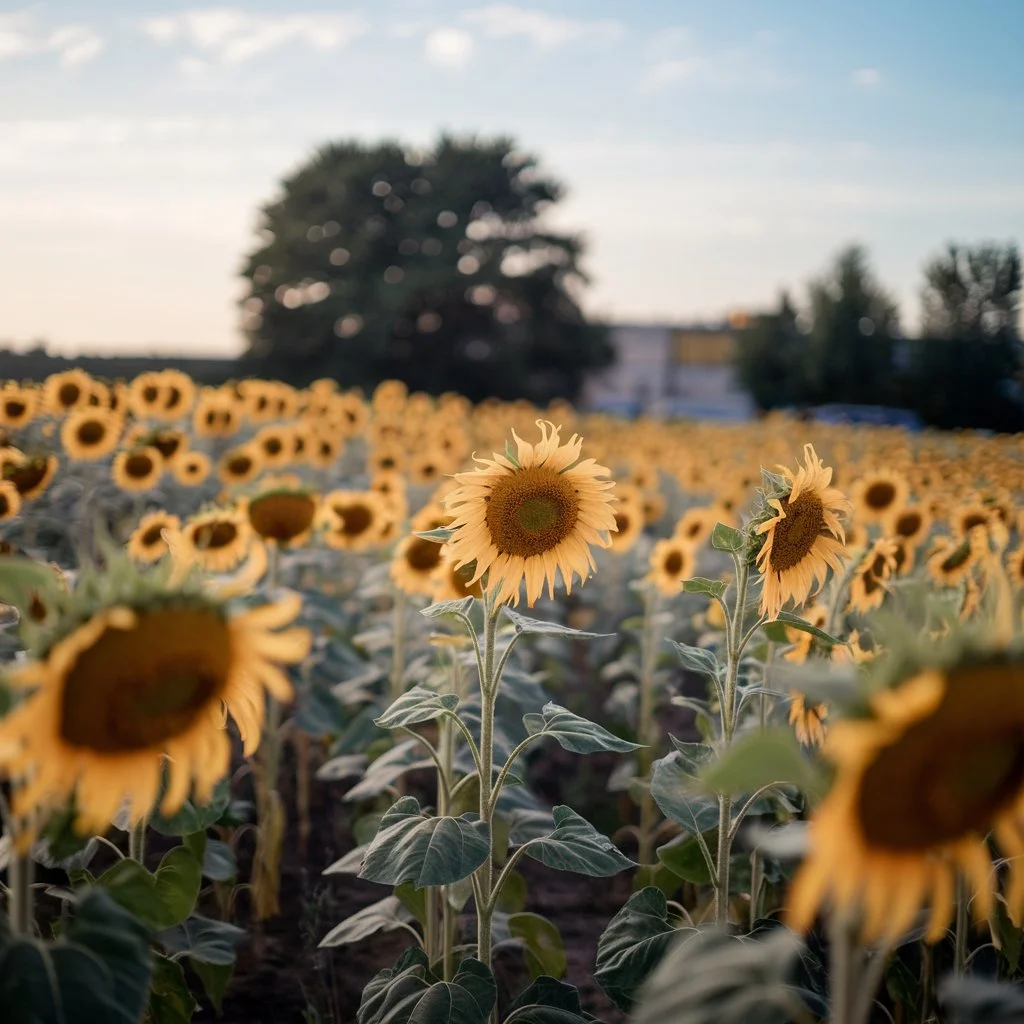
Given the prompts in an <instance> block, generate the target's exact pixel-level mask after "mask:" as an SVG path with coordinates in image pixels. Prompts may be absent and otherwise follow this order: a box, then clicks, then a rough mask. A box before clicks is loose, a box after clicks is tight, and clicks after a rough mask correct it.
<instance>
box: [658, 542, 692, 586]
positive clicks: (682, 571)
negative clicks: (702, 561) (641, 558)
mask: <svg viewBox="0 0 1024 1024" xmlns="http://www.w3.org/2000/svg"><path fill="white" fill-rule="evenodd" d="M694 565H695V559H694V554H693V548H692V547H691V546H690V545H689V544H688V543H686V541H683V540H680V539H679V538H678V537H668V538H667V539H665V540H659V541H658V542H657V544H655V545H654V547H653V548H652V550H651V558H650V568H649V570H648V573H647V580H648V582H650V583H653V584H654V586H655V587H656V588H657V589H658V593H659V594H662V595H663V596H665V597H675V595H676V594H678V593H680V592H681V590H682V583H683V580H687V579H689V578H690V577H691V576H692V575H693V570H694Z"/></svg>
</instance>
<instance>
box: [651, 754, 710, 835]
mask: <svg viewBox="0 0 1024 1024" xmlns="http://www.w3.org/2000/svg"><path fill="white" fill-rule="evenodd" d="M689 746H692V747H695V748H702V747H704V744H698V743H694V744H689ZM694 767H695V766H694V765H693V764H692V763H690V762H688V761H687V760H686V757H685V755H684V754H683V753H681V752H680V751H678V750H677V751H675V752H674V753H672V754H669V755H668V756H666V757H663V758H661V759H660V760H658V761H656V762H655V764H654V770H653V772H652V773H651V796H653V797H654V801H655V803H657V805H658V807H660V808H661V812H662V814H664V815H665V817H666V818H671V819H672V821H674V822H676V824H678V825H681V826H682V827H683V829H685V830H686V831H687V832H690V833H696V832H707V830H708V829H710V828H715V827H716V826H717V825H718V800H717V799H716V798H715V797H713V796H710V795H709V794H708V793H706V792H702V791H701V790H700V789H699V788H698V785H697V780H696V777H695V776H694V774H693V769H694Z"/></svg>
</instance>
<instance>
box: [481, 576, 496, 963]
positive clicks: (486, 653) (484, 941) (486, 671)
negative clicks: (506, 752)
mask: <svg viewBox="0 0 1024 1024" xmlns="http://www.w3.org/2000/svg"><path fill="white" fill-rule="evenodd" d="M500 611H501V605H500V604H499V603H498V602H497V601H495V600H494V597H493V596H492V595H491V594H485V595H484V637H483V641H484V642H483V658H482V672H481V675H480V697H481V711H480V768H481V772H480V820H481V821H484V822H486V824H487V829H488V833H489V835H490V837H491V853H490V855H489V856H488V857H487V859H486V860H485V861H484V863H483V864H482V865H481V866H480V867H479V868H478V869H477V874H476V928H477V940H476V941H477V958H478V959H479V960H480V961H481V963H483V964H485V965H487V966H488V967H490V964H491V942H492V938H491V919H492V917H493V915H494V904H493V901H492V899H491V894H492V893H493V891H494V852H495V851H494V848H493V844H494V830H493V828H492V827H491V825H492V822H493V818H494V805H495V804H496V803H497V797H498V794H497V792H495V791H494V789H493V781H494V705H495V701H496V700H497V696H498V682H499V680H498V679H497V678H496V673H495V658H494V653H495V651H494V648H495V639H496V634H497V631H498V614H499V612H500Z"/></svg>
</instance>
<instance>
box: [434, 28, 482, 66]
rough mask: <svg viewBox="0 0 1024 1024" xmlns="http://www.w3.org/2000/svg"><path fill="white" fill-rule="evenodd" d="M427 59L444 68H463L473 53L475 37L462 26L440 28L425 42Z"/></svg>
mask: <svg viewBox="0 0 1024 1024" xmlns="http://www.w3.org/2000/svg"><path fill="white" fill-rule="evenodd" d="M423 48H424V51H425V53H426V55H427V60H429V61H430V62H431V64H437V65H438V66H439V67H444V68H462V67H465V66H466V63H467V62H468V61H469V58H470V57H471V56H472V55H473V37H472V36H471V35H470V34H469V33H468V32H465V31H463V30H462V29H461V28H439V29H435V30H434V31H433V32H431V33H430V34H429V35H428V36H427V38H426V40H425V41H424V44H423Z"/></svg>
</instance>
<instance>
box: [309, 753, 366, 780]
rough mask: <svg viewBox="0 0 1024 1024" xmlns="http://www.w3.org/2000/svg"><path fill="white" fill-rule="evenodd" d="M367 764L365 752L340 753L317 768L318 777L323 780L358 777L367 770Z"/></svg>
mask: <svg viewBox="0 0 1024 1024" xmlns="http://www.w3.org/2000/svg"><path fill="white" fill-rule="evenodd" d="M366 764H367V758H366V755H365V754H339V755H338V756H337V757H332V758H331V759H330V760H329V761H325V762H324V763H323V764H322V765H320V767H319V768H317V770H316V777H317V778H318V779H319V780H320V781H321V782H337V781H339V780H341V779H352V778H358V777H359V776H360V775H362V774H363V772H365V771H366Z"/></svg>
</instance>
